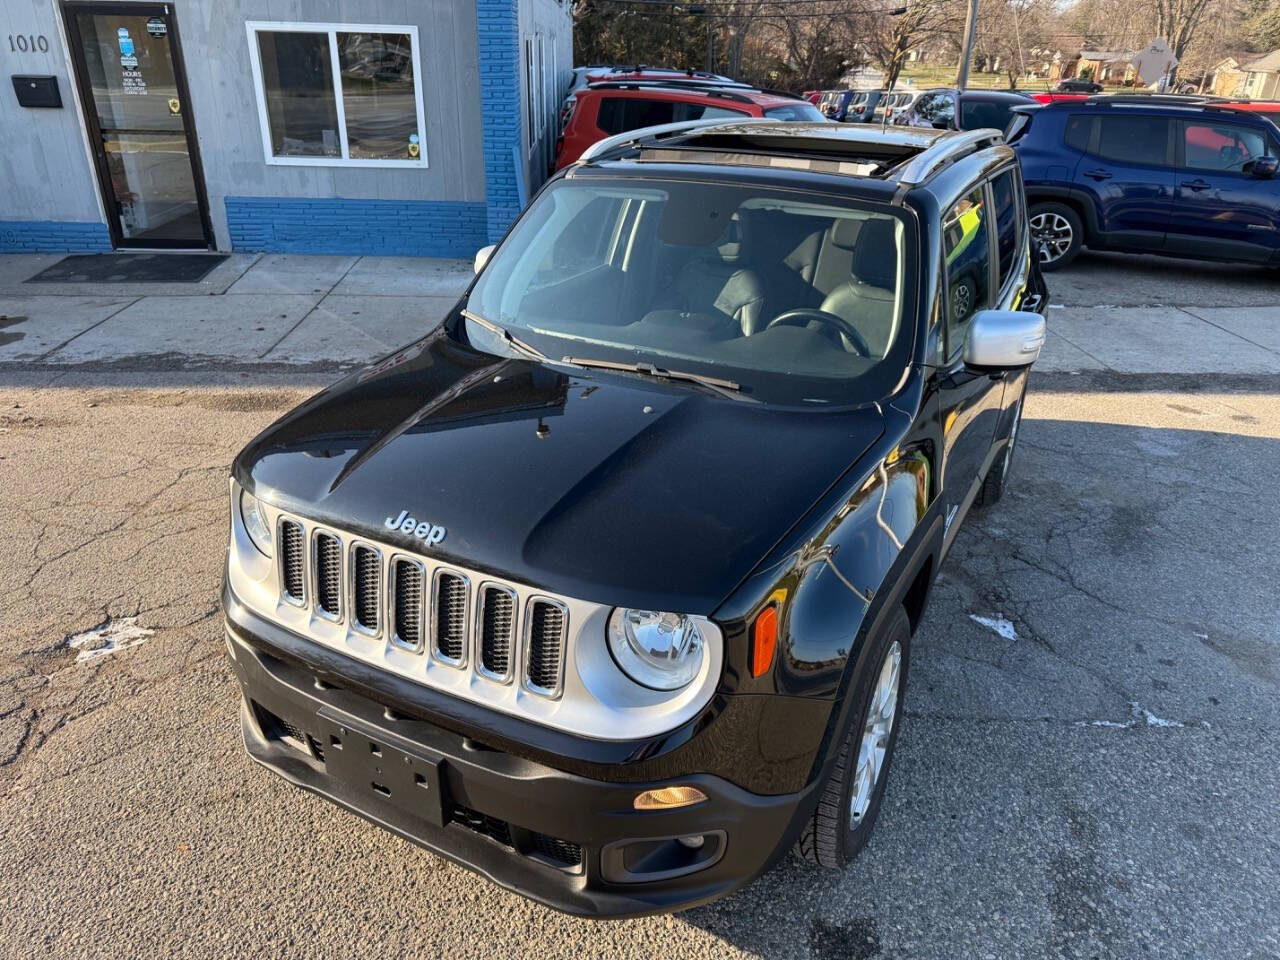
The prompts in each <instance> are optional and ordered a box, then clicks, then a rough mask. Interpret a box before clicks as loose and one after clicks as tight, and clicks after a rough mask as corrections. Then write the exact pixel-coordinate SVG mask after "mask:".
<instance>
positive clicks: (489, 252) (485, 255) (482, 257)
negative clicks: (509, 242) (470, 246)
mask: <svg viewBox="0 0 1280 960" xmlns="http://www.w3.org/2000/svg"><path fill="white" fill-rule="evenodd" d="M497 248H498V245H497V244H496V243H491V244H489V245H488V246H487V247H481V248H480V249H479V250H477V251H476V259H475V268H476V273H479V272H480V271H481V270H483V269H484V265H485V264H486V263H488V262H489V258H490V257H492V256H493V251H494V250H496V249H497Z"/></svg>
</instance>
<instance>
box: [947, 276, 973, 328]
mask: <svg viewBox="0 0 1280 960" xmlns="http://www.w3.org/2000/svg"><path fill="white" fill-rule="evenodd" d="M971 309H973V290H972V289H970V287H969V284H968V283H967V282H964V281H961V282H960V283H957V284H956V285H955V287H954V288H952V290H951V322H952V323H959V322H961V321H962V320H964V319H965V317H967V316H969V311H970V310H971Z"/></svg>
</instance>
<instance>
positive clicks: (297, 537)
mask: <svg viewBox="0 0 1280 960" xmlns="http://www.w3.org/2000/svg"><path fill="white" fill-rule="evenodd" d="M305 541H306V537H305V536H304V535H303V532H302V524H300V523H294V522H293V521H292V520H285V521H283V522H282V523H281V524H280V589H281V590H283V591H284V594H285V597H286V599H288V600H291V601H292V602H294V603H302V602H304V601H305V600H306V586H305V584H306V582H307V580H306V569H305V567H306V549H305V547H304V546H303V544H304V543H305Z"/></svg>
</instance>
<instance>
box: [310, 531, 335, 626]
mask: <svg viewBox="0 0 1280 960" xmlns="http://www.w3.org/2000/svg"><path fill="white" fill-rule="evenodd" d="M314 566H315V578H316V606H317V607H318V608H319V609H320V610H321V611H322V612H323V613H324V614H325V615H326V616H328V617H330V618H331V619H334V620H336V619H337V618H338V617H339V616H341V615H342V541H341V540H339V539H338V538H337V537H335V536H334V535H333V534H331V533H317V534H316V538H315V564H314Z"/></svg>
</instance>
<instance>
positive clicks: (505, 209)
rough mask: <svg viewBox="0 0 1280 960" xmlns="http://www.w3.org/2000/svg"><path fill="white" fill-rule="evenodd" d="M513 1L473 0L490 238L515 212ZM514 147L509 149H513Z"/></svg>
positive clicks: (518, 124)
mask: <svg viewBox="0 0 1280 960" xmlns="http://www.w3.org/2000/svg"><path fill="white" fill-rule="evenodd" d="M517 3H518V0H476V28H477V33H478V37H479V41H480V115H481V118H482V124H483V128H484V191H485V199H486V200H487V202H488V207H489V209H488V232H489V242H490V243H495V242H497V241H498V240H499V239H500V238H501V237H502V234H503V233H504V232H505V231H506V229H507V227H508V226H510V225H511V221H513V220H514V219H515V218H516V216H517V215H518V214H519V213H520V186H519V183H518V181H517V179H516V168H515V154H516V153H519V154H520V155H523V149H524V147H523V142H524V134H523V123H524V112H523V109H522V106H521V105H522V104H523V103H524V95H523V89H524V88H523V85H522V84H521V77H520V21H519V10H518V6H517ZM513 148H514V149H513Z"/></svg>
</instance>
